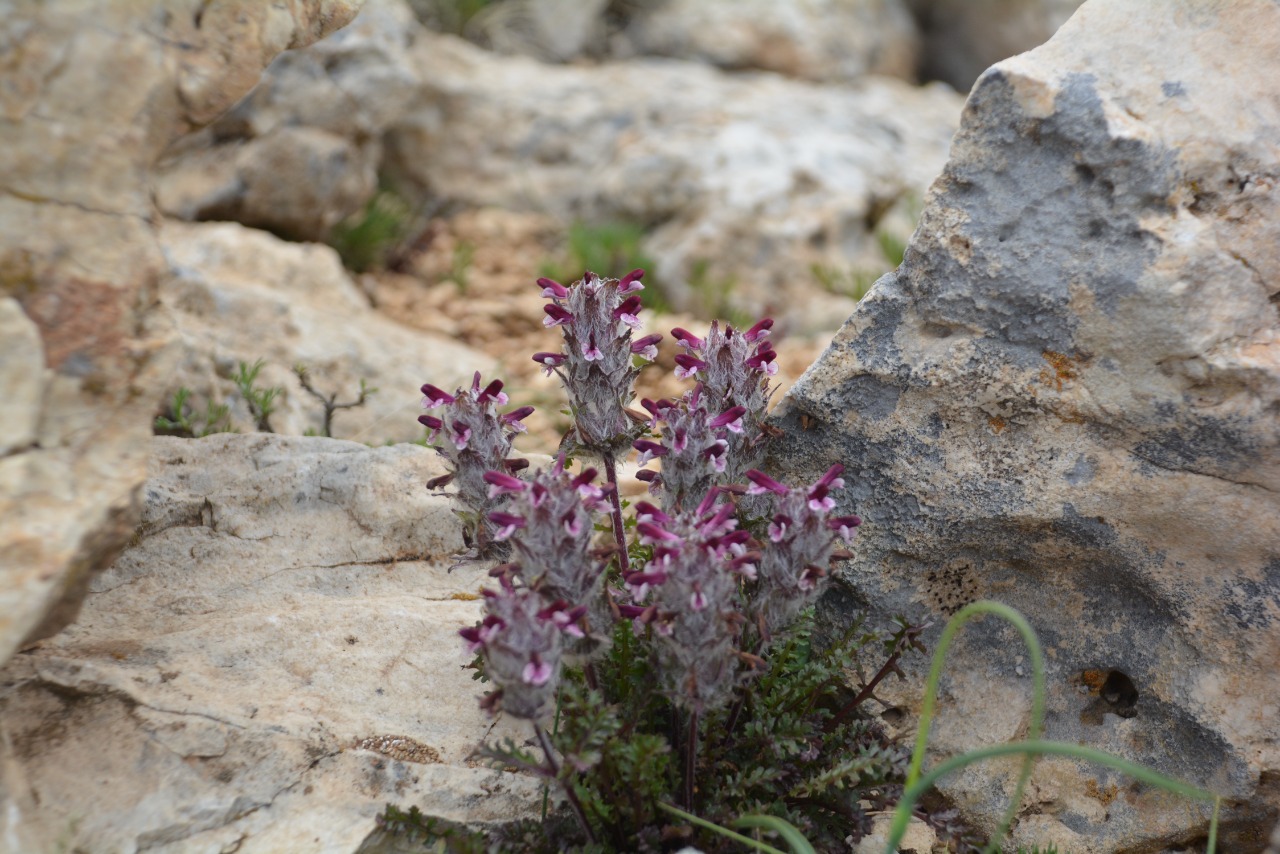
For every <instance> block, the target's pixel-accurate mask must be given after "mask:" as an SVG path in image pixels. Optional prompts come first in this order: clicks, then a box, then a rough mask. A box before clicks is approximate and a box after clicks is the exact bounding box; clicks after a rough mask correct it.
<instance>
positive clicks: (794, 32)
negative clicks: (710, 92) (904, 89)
mask: <svg viewBox="0 0 1280 854" xmlns="http://www.w3.org/2000/svg"><path fill="white" fill-rule="evenodd" d="M623 40H624V44H626V46H627V47H628V48H629V49H630V50H633V51H635V52H636V53H639V54H648V55H657V56H672V57H676V58H679V59H692V60H697V61H700V62H708V63H711V64H712V65H716V66H718V67H720V68H724V69H728V70H738V71H741V70H744V69H759V70H763V71H775V72H777V73H779V74H783V75H786V76H787V77H797V78H800V79H802V80H813V81H818V82H845V83H848V82H852V81H855V80H858V79H859V78H861V77H863V76H865V75H867V74H884V75H889V76H892V77H901V78H903V79H904V80H913V79H914V78H915V67H916V54H917V52H918V50H919V36H918V34H917V32H916V28H915V22H914V21H912V19H911V13H910V12H909V11H908V9H907V7H906V5H905V4H904V3H903V2H902V0H667V2H662V3H654V4H652V5H648V6H644V7H642V8H641V9H639V10H638V11H637V14H636V17H635V19H634V20H633V21H632V22H631V23H630V25H629V26H628V27H627V29H626V31H625V34H624V36H623Z"/></svg>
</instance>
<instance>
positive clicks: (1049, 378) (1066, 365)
mask: <svg viewBox="0 0 1280 854" xmlns="http://www.w3.org/2000/svg"><path fill="white" fill-rule="evenodd" d="M1040 355H1041V356H1043V357H1044V360H1045V361H1046V362H1048V363H1049V364H1048V365H1047V366H1045V367H1044V368H1042V369H1041V370H1040V382H1041V383H1043V384H1044V385H1052V386H1053V387H1054V388H1056V389H1057V390H1058V391H1062V384H1063V383H1066V382H1070V381H1071V380H1074V379H1076V378H1078V377H1079V376H1080V372H1079V365H1078V364H1077V362H1076V360H1075V359H1073V358H1072V357H1070V356H1066V355H1063V354H1062V353H1056V352H1054V351H1053V350H1045V351H1044V352H1042V353H1041V354H1040Z"/></svg>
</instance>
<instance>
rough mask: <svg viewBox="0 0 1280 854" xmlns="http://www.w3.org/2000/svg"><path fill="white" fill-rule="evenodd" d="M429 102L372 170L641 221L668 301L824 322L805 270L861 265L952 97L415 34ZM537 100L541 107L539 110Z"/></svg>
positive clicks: (470, 195) (510, 201)
mask: <svg viewBox="0 0 1280 854" xmlns="http://www.w3.org/2000/svg"><path fill="white" fill-rule="evenodd" d="M413 55H414V58H415V60H416V62H417V63H418V66H419V68H420V76H421V78H422V80H423V81H424V86H426V87H428V88H429V90H430V93H431V94H430V95H429V96H428V97H429V100H430V102H431V107H430V108H424V109H421V110H418V111H416V112H414V113H411V114H408V115H406V116H405V117H404V120H403V122H402V123H401V124H400V125H398V126H397V127H396V128H394V129H393V130H392V132H391V133H390V135H389V136H388V139H387V162H386V166H385V168H386V170H387V172H388V173H389V174H391V175H394V176H396V177H397V178H398V179H399V180H400V182H401V184H402V186H405V187H410V188H416V189H417V191H418V192H420V193H423V194H426V195H428V196H429V197H430V198H432V199H434V200H435V203H437V204H455V205H459V206H476V207H479V206H495V207H504V208H508V209H516V210H540V211H543V212H547V213H550V214H552V215H554V216H556V217H558V218H559V219H560V220H561V221H569V220H572V219H574V218H578V219H581V220H584V221H586V222H607V221H622V222H628V223H639V224H643V225H646V226H649V227H651V228H652V231H651V233H650V236H649V238H648V241H647V244H646V246H645V247H644V248H645V251H646V253H647V254H648V255H650V256H651V257H653V258H655V259H656V261H657V271H656V272H657V274H658V275H657V278H659V279H661V280H663V281H664V282H666V283H668V286H669V290H670V291H671V293H669V294H668V295H667V296H668V298H669V299H670V300H671V301H672V302H674V303H675V304H676V307H677V308H684V309H688V308H693V307H696V308H700V309H701V310H702V311H703V312H704V313H712V314H719V313H723V312H724V311H725V310H727V309H736V310H739V311H741V312H743V313H747V314H751V313H756V312H759V311H761V310H764V309H766V308H768V309H772V310H775V311H778V312H780V313H781V314H782V315H783V316H784V317H783V319H784V320H785V321H786V322H787V323H788V324H789V325H790V326H791V327H792V329H793V330H795V331H805V330H806V329H808V328H811V327H812V325H813V324H815V323H817V324H821V326H822V328H826V329H830V328H831V326H832V318H833V317H840V316H844V314H845V313H847V311H848V310H849V309H851V307H852V306H853V304H854V300H853V299H852V298H851V297H849V296H847V295H841V294H824V295H823V296H824V297H825V300H822V301H819V300H816V299H815V300H814V301H813V302H814V303H815V304H817V303H819V302H825V304H823V305H821V306H820V307H816V308H815V307H814V305H805V304H804V301H802V300H799V299H797V298H796V294H798V293H804V294H812V293H813V292H814V291H815V290H816V289H815V288H814V286H813V281H812V280H813V278H814V274H813V273H812V272H811V270H810V265H811V264H818V263H821V264H827V265H835V266H840V267H846V266H849V265H852V264H857V263H859V262H864V261H865V260H866V257H867V256H872V257H874V258H875V259H877V264H878V269H880V270H883V269H884V268H885V266H886V262H885V260H884V258H883V256H882V254H881V250H880V248H879V246H878V245H877V241H876V238H875V236H874V231H875V230H876V225H877V223H878V222H879V221H880V220H881V219H882V218H883V217H884V216H885V214H886V212H887V211H888V210H890V209H891V208H892V207H893V204H894V203H895V201H898V200H901V199H903V198H904V197H906V196H909V195H911V194H912V193H915V192H918V191H919V190H920V189H922V188H923V187H924V186H925V184H926V183H927V181H929V180H930V179H932V178H933V177H934V176H935V175H936V174H937V170H938V169H939V168H941V164H942V160H943V152H944V150H945V146H946V143H947V141H948V140H949V139H950V137H951V134H952V131H953V129H954V127H955V124H954V123H955V121H956V119H957V109H958V107H959V100H958V99H957V98H956V97H955V96H954V95H953V94H952V93H951V92H949V91H947V90H946V89H945V88H944V87H932V88H925V89H917V88H914V87H910V86H908V85H907V84H905V83H902V82H901V81H896V80H889V79H880V78H877V79H869V80H867V81H865V82H864V83H862V84H860V85H858V86H856V87H839V88H836V87H820V86H815V85H811V84H806V83H799V82H795V81H790V80H784V79H782V78H779V77H776V76H773V75H727V74H724V73H721V72H717V71H715V70H711V69H707V68H705V67H702V66H699V65H694V64H690V63H686V62H677V61H674V60H667V61H663V60H647V61H635V62H624V63H610V64H606V65H601V66H598V67H594V68H590V69H583V68H570V67H559V66H545V65H540V64H537V63H534V62H531V61H529V60H526V59H521V58H505V57H499V56H494V55H492V54H488V53H485V52H484V51H481V50H479V49H476V48H474V47H472V46H470V45H467V44H466V43H464V42H461V41H460V40H457V39H451V38H448V37H443V36H432V37H426V38H422V39H419V40H418V41H417V43H416V46H415V49H414V54H413ZM548 104H554V105H555V107H554V108H553V109H548V108H547V107H546V105H548Z"/></svg>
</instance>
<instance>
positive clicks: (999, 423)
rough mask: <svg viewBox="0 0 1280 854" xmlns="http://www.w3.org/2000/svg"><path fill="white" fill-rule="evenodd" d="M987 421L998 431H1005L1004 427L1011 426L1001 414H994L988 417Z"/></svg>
mask: <svg viewBox="0 0 1280 854" xmlns="http://www.w3.org/2000/svg"><path fill="white" fill-rule="evenodd" d="M987 423H988V424H990V425H991V429H992V430H993V431H994V432H996V433H1003V432H1004V428H1006V427H1008V426H1009V422H1008V421H1005V420H1004V419H1003V418H1001V417H1000V416H999V415H992V416H991V417H990V418H988V419H987Z"/></svg>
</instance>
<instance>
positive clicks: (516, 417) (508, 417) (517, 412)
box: [419, 395, 533, 433]
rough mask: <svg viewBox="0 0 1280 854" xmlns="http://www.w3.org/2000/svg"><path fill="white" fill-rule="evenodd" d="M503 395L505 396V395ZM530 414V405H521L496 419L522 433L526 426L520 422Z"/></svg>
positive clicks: (531, 409) (531, 412) (531, 410)
mask: <svg viewBox="0 0 1280 854" xmlns="http://www.w3.org/2000/svg"><path fill="white" fill-rule="evenodd" d="M503 396H504V397H505V395H503ZM532 414H533V407H532V406H521V407H520V408H519V409H513V410H511V411H510V412H508V413H506V414H505V415H499V416H498V420H499V421H501V422H502V423H503V424H504V425H505V426H507V427H508V428H510V429H512V430H514V431H516V432H517V433H523V432H524V431H525V429H526V428H525V426H524V425H523V424H521V423H520V422H521V421H523V420H524V419H526V418H528V417H529V416H530V415H532ZM419 420H421V419H419Z"/></svg>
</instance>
